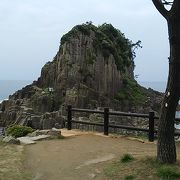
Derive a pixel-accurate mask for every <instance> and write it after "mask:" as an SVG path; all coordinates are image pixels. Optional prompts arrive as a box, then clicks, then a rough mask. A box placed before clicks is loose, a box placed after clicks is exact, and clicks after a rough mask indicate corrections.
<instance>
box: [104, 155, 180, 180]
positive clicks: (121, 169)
mask: <svg viewBox="0 0 180 180" xmlns="http://www.w3.org/2000/svg"><path fill="white" fill-rule="evenodd" d="M123 157H125V155H124V156H123ZM121 159H122V158H121ZM125 159H129V158H125ZM125 161H126V160H125ZM104 174H105V176H106V177H107V179H110V180H111V179H112V180H119V179H124V180H125V179H126V180H128V179H129V180H131V179H138V180H144V179H154V180H156V179H157V180H158V179H172V180H176V179H180V162H177V163H175V164H173V165H162V164H160V163H158V162H157V161H156V159H155V158H152V157H146V158H136V159H134V160H133V161H132V162H131V163H123V162H121V161H118V160H117V161H115V162H113V163H112V164H109V165H108V166H107V167H106V168H105V169H104Z"/></svg>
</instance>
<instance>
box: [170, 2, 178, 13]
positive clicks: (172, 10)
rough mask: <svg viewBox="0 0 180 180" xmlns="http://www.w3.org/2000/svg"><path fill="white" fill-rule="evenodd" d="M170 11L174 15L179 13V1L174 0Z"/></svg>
mask: <svg viewBox="0 0 180 180" xmlns="http://www.w3.org/2000/svg"><path fill="white" fill-rule="evenodd" d="M170 11H171V13H175V14H176V13H179V12H180V0H174V2H173V4H172V8H171V10H170Z"/></svg>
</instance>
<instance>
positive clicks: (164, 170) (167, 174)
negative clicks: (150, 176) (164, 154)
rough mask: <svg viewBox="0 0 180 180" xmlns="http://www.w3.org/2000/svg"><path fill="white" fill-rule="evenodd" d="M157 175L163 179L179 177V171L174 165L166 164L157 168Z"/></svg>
mask: <svg viewBox="0 0 180 180" xmlns="http://www.w3.org/2000/svg"><path fill="white" fill-rule="evenodd" d="M157 175H158V176H159V177H160V178H163V179H180V171H178V170H177V168H176V167H172V166H168V165H164V166H162V167H160V168H158V170H157Z"/></svg>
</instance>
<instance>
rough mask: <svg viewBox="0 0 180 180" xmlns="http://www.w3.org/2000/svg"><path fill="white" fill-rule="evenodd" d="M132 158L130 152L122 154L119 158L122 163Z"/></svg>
mask: <svg viewBox="0 0 180 180" xmlns="http://www.w3.org/2000/svg"><path fill="white" fill-rule="evenodd" d="M133 160H134V157H133V156H132V155H131V154H124V155H123V157H122V158H121V162H122V163H127V162H131V161H133Z"/></svg>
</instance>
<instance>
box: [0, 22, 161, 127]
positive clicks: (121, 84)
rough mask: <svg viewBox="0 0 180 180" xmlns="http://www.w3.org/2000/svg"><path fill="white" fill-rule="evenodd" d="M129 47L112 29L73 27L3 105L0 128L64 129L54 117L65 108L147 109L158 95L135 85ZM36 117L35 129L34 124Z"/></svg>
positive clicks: (159, 95) (125, 40)
mask: <svg viewBox="0 0 180 180" xmlns="http://www.w3.org/2000/svg"><path fill="white" fill-rule="evenodd" d="M132 46H133V44H132V43H131V41H129V40H128V39H127V38H125V36H124V35H123V34H122V33H121V32H120V31H119V30H117V29H115V28H114V27H113V26H112V25H110V24H103V25H102V26H99V27H96V26H94V25H92V24H91V23H87V24H83V25H77V26H75V27H74V28H73V29H72V30H71V31H70V32H68V33H67V34H65V35H64V36H63V37H62V39H61V45H60V48H59V51H58V52H57V54H56V56H55V57H54V59H53V61H51V62H48V63H46V64H45V65H44V67H43V68H42V71H41V76H40V77H39V78H38V80H37V81H34V82H33V83H32V84H31V85H28V86H26V87H24V88H23V89H22V90H19V91H17V92H16V93H14V94H13V95H12V96H10V97H9V100H8V101H6V102H3V103H2V104H1V106H0V108H1V109H0V110H1V111H2V112H1V113H0V123H1V125H5V126H7V125H8V124H12V123H21V124H27V123H32V124H33V126H36V128H37V127H39V128H43V129H44V128H46V127H50V126H53V125H54V124H55V123H60V124H62V123H63V122H62V120H59V121H58V118H60V117H62V114H63V112H64V107H65V106H66V105H67V104H72V105H73V106H74V107H79V108H97V107H105V106H108V107H111V108H113V109H117V110H118V109H119V110H127V111H131V110H133V109H134V108H135V109H136V110H137V109H141V110H143V109H145V108H147V107H148V108H151V107H152V106H153V105H152V103H151V102H152V98H151V97H153V98H154V97H155V98H156V97H161V94H158V93H157V92H156V93H155V92H154V91H152V92H150V91H148V90H146V89H145V88H142V87H141V86H139V85H138V84H137V82H136V81H135V80H134V73H133V70H134V62H133V58H134V52H132ZM134 87H135V93H132V92H134V91H133V88H134ZM130 97H131V98H130ZM148 97H149V99H148ZM159 99H160V98H159ZM132 101H133V102H132ZM141 101H142V103H140V102H141ZM153 101H154V99H153ZM158 101H159V100H158ZM53 112H58V113H55V114H56V115H54V114H53ZM47 113H50V114H49V115H48V114H47ZM52 114H53V115H52ZM37 117H39V120H37V122H39V124H37V123H36V122H34V121H35V119H37ZM60 119H61V118H60ZM48 120H49V121H51V122H48Z"/></svg>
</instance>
